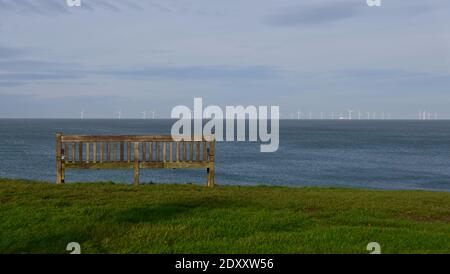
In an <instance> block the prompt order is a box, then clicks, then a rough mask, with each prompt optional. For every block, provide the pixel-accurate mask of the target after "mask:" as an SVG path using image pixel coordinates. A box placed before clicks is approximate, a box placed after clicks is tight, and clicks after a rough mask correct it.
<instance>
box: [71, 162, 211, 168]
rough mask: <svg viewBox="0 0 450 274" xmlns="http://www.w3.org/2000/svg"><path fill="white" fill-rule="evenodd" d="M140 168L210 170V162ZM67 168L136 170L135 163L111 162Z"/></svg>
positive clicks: (141, 164) (173, 163) (145, 165)
mask: <svg viewBox="0 0 450 274" xmlns="http://www.w3.org/2000/svg"><path fill="white" fill-rule="evenodd" d="M138 166H139V168H167V169H172V168H208V167H209V166H210V164H209V163H208V162H192V163H191V162H178V163H177V162H167V161H166V162H145V163H143V162H139V165H138ZM65 168H68V169H134V161H133V162H131V163H127V162H109V163H106V162H105V163H99V162H97V163H92V162H90V163H85V162H83V163H81V164H79V163H75V164H73V163H70V162H69V163H67V164H65Z"/></svg>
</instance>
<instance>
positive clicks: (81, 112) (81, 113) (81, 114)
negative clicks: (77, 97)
mask: <svg viewBox="0 0 450 274" xmlns="http://www.w3.org/2000/svg"><path fill="white" fill-rule="evenodd" d="M80 119H84V109H81V111H80Z"/></svg>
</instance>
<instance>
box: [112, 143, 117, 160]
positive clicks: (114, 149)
mask: <svg viewBox="0 0 450 274" xmlns="http://www.w3.org/2000/svg"><path fill="white" fill-rule="evenodd" d="M113 162H117V143H113Z"/></svg>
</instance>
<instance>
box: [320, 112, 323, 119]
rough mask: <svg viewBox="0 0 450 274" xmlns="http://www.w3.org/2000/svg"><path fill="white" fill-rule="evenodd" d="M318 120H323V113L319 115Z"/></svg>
mask: <svg viewBox="0 0 450 274" xmlns="http://www.w3.org/2000/svg"><path fill="white" fill-rule="evenodd" d="M320 119H321V120H323V112H321V113H320Z"/></svg>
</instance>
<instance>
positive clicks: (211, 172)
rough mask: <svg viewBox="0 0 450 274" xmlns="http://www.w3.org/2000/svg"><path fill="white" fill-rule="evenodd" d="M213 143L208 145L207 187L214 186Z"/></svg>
mask: <svg viewBox="0 0 450 274" xmlns="http://www.w3.org/2000/svg"><path fill="white" fill-rule="evenodd" d="M214 150H215V141H213V142H210V143H209V168H208V186H209V187H212V186H214V157H215V156H214V153H215V151H214Z"/></svg>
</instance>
